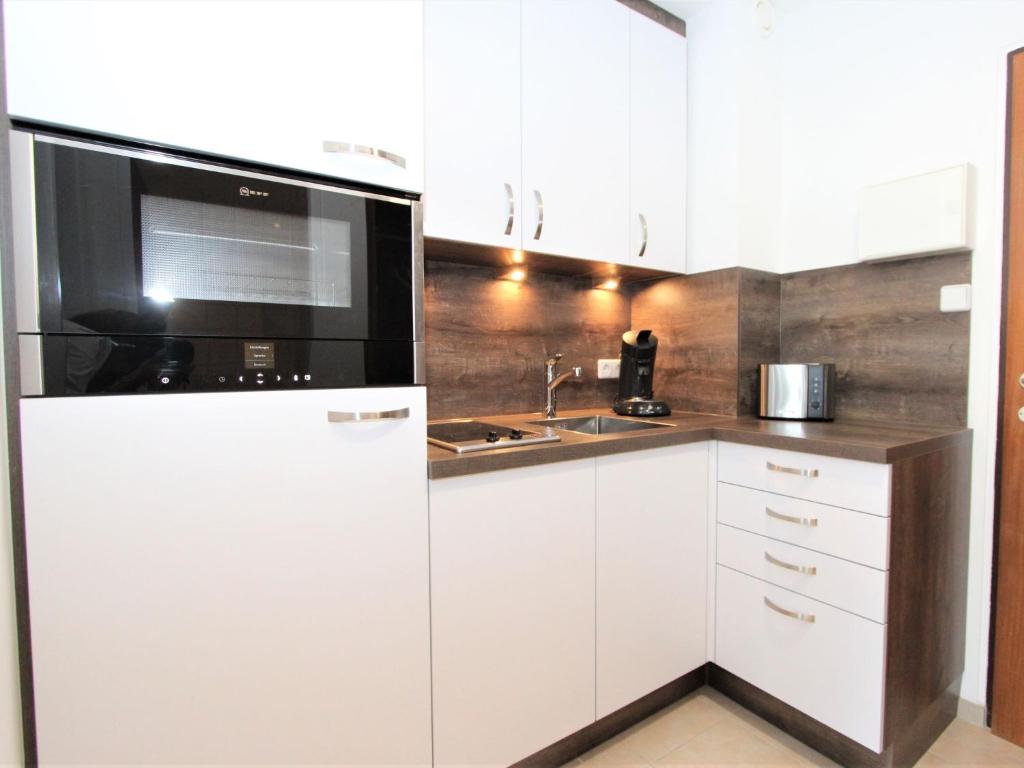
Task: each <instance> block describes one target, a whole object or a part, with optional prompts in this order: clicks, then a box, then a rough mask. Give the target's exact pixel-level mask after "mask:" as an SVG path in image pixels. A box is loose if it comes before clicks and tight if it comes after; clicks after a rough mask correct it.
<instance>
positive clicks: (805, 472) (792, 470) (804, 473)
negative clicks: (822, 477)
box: [765, 461, 818, 477]
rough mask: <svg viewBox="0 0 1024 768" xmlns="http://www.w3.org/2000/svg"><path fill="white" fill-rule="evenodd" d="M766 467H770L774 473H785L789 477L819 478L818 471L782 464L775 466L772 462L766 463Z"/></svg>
mask: <svg viewBox="0 0 1024 768" xmlns="http://www.w3.org/2000/svg"><path fill="white" fill-rule="evenodd" d="M765 466H766V467H768V469H769V470H771V471H772V472H784V473H786V474H787V475H800V477H817V476H818V470H816V469H800V468H799V467H784V466H782V465H781V464H775V463H774V462H771V461H766V462H765Z"/></svg>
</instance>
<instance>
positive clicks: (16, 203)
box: [10, 131, 39, 333]
mask: <svg viewBox="0 0 1024 768" xmlns="http://www.w3.org/2000/svg"><path fill="white" fill-rule="evenodd" d="M32 138H33V137H32V134H30V133H25V132H24V131H11V132H10V152H11V214H12V218H11V235H12V239H13V241H14V305H15V313H16V317H17V326H16V327H17V329H18V333H39V246H38V243H37V242H36V174H35V158H34V157H33V155H32Z"/></svg>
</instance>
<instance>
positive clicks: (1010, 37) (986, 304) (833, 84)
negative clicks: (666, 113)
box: [666, 0, 1024, 703]
mask: <svg viewBox="0 0 1024 768" xmlns="http://www.w3.org/2000/svg"><path fill="white" fill-rule="evenodd" d="M774 2H775V6H776V9H777V13H776V25H775V29H774V31H773V32H772V34H771V35H769V36H768V38H771V42H768V39H767V38H765V37H764V36H763V35H761V34H760V33H759V32H758V31H757V28H756V26H755V23H754V15H753V5H754V3H753V0H715V1H714V2H712V3H709V4H707V5H703V6H699V7H698V8H697V10H696V12H694V13H692V14H691V15H690V16H689V17H688V18H687V26H688V30H687V31H688V37H689V38H690V40H689V45H690V51H691V60H690V65H689V70H688V71H689V77H690V93H691V94H692V96H691V98H692V104H691V108H692V110H693V114H692V115H691V118H692V120H693V122H694V128H695V130H694V131H693V132H692V133H691V144H690V147H689V151H690V155H691V158H692V160H691V162H690V174H691V176H692V178H690V179H689V182H688V183H689V186H690V188H689V196H690V200H691V201H693V203H692V206H691V208H690V210H689V211H688V221H689V225H690V227H691V228H692V229H693V230H697V231H695V232H694V237H693V238H692V239H691V240H690V241H688V243H687V247H688V248H689V249H690V252H689V253H688V256H687V263H688V266H689V268H690V271H692V272H696V271H704V270H707V269H715V268H719V267H724V266H734V265H737V264H739V265H743V266H759V265H760V268H768V269H775V270H776V271H781V272H792V271H799V270H806V269H814V268H819V267H828V266H836V265H841V264H850V263H853V262H854V261H856V252H855V248H856V216H857V210H856V206H857V194H858V192H859V190H860V189H861V188H862V187H863V186H865V185H867V184H871V183H875V182H879V181H886V180H889V179H892V178H898V177H900V176H903V175H907V174H911V173H917V172H922V171H927V170H932V169H935V168H940V167H943V166H948V165H952V164H955V163H961V162H964V161H968V162H970V163H972V164H973V165H974V166H975V168H976V169H977V211H978V214H977V243H976V249H975V252H974V258H973V277H972V282H973V286H974V287H973V290H974V310H973V312H972V317H971V353H970V383H969V404H968V423H969V426H970V427H971V428H973V429H974V446H975V448H974V463H973V483H972V498H971V540H970V553H971V560H970V576H969V594H968V601H969V606H968V616H967V622H968V647H967V666H966V669H965V672H964V680H963V686H962V695H963V696H964V698H966V699H968V700H971V701H974V702H979V703H980V702H984V700H985V685H986V674H987V667H988V616H989V596H990V592H991V583H990V582H991V579H990V576H991V555H992V535H993V528H992V510H993V500H994V457H995V428H996V409H997V387H998V365H999V359H998V350H997V349H996V344H997V341H996V340H997V339H998V338H999V315H1000V307H999V303H1000V296H1001V259H1002V215H1003V211H1002V183H1003V145H1004V121H1005V99H1006V54H1007V53H1008V52H1009V51H1010V50H1012V49H1014V48H1018V47H1021V46H1024V1H1022V0H929V1H928V2H921V1H920V0H886V1H885V2H880V1H878V0H774ZM666 4H667V5H668V3H666ZM728 25H734V26H736V27H738V28H734V29H727V28H723V27H727V26H728ZM702 38H703V39H702ZM713 44H724V45H729V46H732V47H731V49H730V50H729V51H721V50H719V51H717V52H715V54H714V55H711V54H710V53H707V52H706V51H705V50H704V49H705V47H706V46H710V45H713ZM740 49H744V50H740ZM693 52H697V53H696V54H694V53H693ZM716 58H717V59H722V58H726V59H727V64H728V66H726V67H724V68H722V69H721V70H720V71H719V70H716V69H714V66H715V64H716ZM744 64H747V65H751V64H754V65H757V66H751V67H750V68H749V71H748V70H746V69H744ZM773 68H774V69H773ZM766 73H767V74H766ZM715 93H718V94H719V98H720V99H729V98H734V99H735V100H736V102H737V103H736V104H735V105H724V104H721V103H718V102H717V101H716V100H715V99H714V98H713V97H712V94H715ZM701 110H705V111H709V112H710V115H701V114H698V113H699V112H700V111H701ZM730 120H735V121H737V123H736V125H732V124H730V122H729V121H730ZM716 124H724V125H725V126H726V128H727V130H724V131H722V132H721V133H719V134H714V133H713V131H712V129H713V128H714V127H715V126H716ZM765 126H767V127H765ZM702 127H703V130H702ZM732 141H735V145H734V147H733V150H732V154H733V157H734V158H735V159H727V160H726V161H723V162H722V163H720V164H719V165H717V166H716V165H715V163H716V161H717V158H719V157H725V156H727V155H728V148H727V147H726V146H725V145H726V144H728V143H729V142H732ZM709 147H710V152H708V148H709ZM705 153H707V158H708V159H706V160H703V158H704V156H705ZM773 156H774V158H775V159H776V164H775V165H773V164H772V160H771V158H772V157H773ZM737 164H738V165H739V170H738V171H737V170H736V169H735V168H734V167H733V166H734V165H737ZM744 174H747V178H746V179H744ZM750 174H753V175H754V177H755V178H751V177H750ZM720 175H722V176H725V177H728V178H732V179H739V181H738V182H736V184H735V190H736V191H735V194H734V195H733V196H732V197H729V196H727V195H722V194H710V195H708V191H709V190H715V188H716V185H721V184H722V183H723V182H722V179H721V178H720ZM773 194H774V200H772V199H771V198H772V195H773ZM702 195H708V199H707V200H705V201H703V202H699V201H700V198H701V196H702ZM737 203H738V204H737ZM773 205H774V208H772V206H773ZM733 206H734V207H733ZM769 210H771V211H773V213H771V214H766V211H769ZM772 217H774V225H773V224H772V223H771V222H770V221H768V219H770V218H772ZM698 228H700V229H698ZM701 230H703V231H701ZM730 230H732V233H733V234H732V235H730ZM709 233H714V237H711V236H709ZM730 238H731V239H730ZM773 238H774V240H773ZM720 244H726V245H727V246H728V247H722V248H721V249H720V250H718V251H717V252H716V250H715V249H716V248H718V247H719V245H720ZM935 298H936V302H938V297H937V296H936V297H935Z"/></svg>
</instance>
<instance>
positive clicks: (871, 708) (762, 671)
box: [715, 565, 885, 752]
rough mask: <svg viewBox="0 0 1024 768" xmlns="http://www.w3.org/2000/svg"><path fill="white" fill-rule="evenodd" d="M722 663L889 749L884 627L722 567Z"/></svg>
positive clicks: (719, 636) (846, 730)
mask: <svg viewBox="0 0 1024 768" xmlns="http://www.w3.org/2000/svg"><path fill="white" fill-rule="evenodd" d="M716 590H717V598H718V600H717V611H716V614H717V616H716V621H717V627H716V632H715V638H716V640H715V642H716V649H715V662H716V663H717V664H718V665H719V666H720V667H723V668H724V669H727V670H728V671H730V672H732V673H733V674H734V675H738V676H739V677H741V678H743V679H744V680H746V681H747V682H748V683H750V684H752V685H755V686H757V687H758V688H760V689H761V690H763V691H765V692H767V693H769V694H771V695H772V696H775V697H776V698H778V699H781V700H782V701H784V702H785V703H787V704H789V705H790V706H792V707H795V708H796V709H798V710H800V711H801V712H803V713H804V714H807V715H810V716H811V717H813V718H814V719H816V720H818V721H820V722H822V723H824V724H825V725H827V726H829V727H830V728H833V729H835V730H837V731H839V732H840V733H842V734H844V735H845V736H848V737H850V738H851V739H853V740H854V741H856V742H858V743H860V744H863V745H864V746H865V747H868V748H869V749H872V750H874V751H875V752H881V751H882V704H883V694H884V676H885V625H884V624H878V623H876V622H874V621H869V620H868V619H864V618H861V617H860V616H854V615H853V614H851V613H847V612H846V611H842V610H840V609H838V608H833V607H832V606H830V605H826V604H825V603H822V602H819V601H817V600H813V599H811V598H809V597H805V596H803V595H800V594H797V593H796V592H792V591H789V590H786V589H782V588H781V587H776V586H774V585H772V584H768V583H767V582H764V581H761V580H760V579H756V578H754V577H752V576H748V575H746V574H744V573H739V572H738V571H734V570H732V569H731V568H727V567H725V566H722V565H719V566H718V569H717V580H716Z"/></svg>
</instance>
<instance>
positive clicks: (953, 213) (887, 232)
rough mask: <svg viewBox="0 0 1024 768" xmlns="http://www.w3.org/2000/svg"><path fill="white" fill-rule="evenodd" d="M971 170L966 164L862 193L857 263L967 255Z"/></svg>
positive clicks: (970, 245)
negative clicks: (963, 252)
mask: <svg viewBox="0 0 1024 768" xmlns="http://www.w3.org/2000/svg"><path fill="white" fill-rule="evenodd" d="M973 186H974V185H973V168H972V167H971V165H970V164H968V163H963V164H962V165H955V166H953V167H952V168H943V169H941V170H938V171H932V172H930V173H922V174H918V175H917V176H908V177H907V178H903V179H897V180H895V181H890V182H886V183H884V184H876V185H874V186H870V187H865V188H864V190H863V191H862V192H861V195H860V218H859V226H858V238H857V253H858V256H859V257H860V260H861V261H875V260H879V259H898V258H906V257H910V256H928V255H932V254H937V253H954V252H957V251H970V250H972V249H973V247H974V206H973V194H972V190H973Z"/></svg>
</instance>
